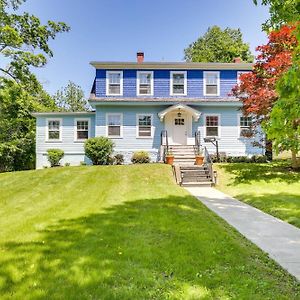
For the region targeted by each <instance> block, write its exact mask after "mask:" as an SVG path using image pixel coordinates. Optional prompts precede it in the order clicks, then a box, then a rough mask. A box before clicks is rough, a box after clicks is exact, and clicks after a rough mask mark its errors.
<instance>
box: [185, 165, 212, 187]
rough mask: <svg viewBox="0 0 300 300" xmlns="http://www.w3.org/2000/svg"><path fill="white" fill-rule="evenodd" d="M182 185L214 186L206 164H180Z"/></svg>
mask: <svg viewBox="0 0 300 300" xmlns="http://www.w3.org/2000/svg"><path fill="white" fill-rule="evenodd" d="M180 173H181V185H182V186H185V187H188V186H189V187H192V186H206V187H207V186H212V184H213V182H212V178H211V177H210V175H209V171H208V169H207V168H206V167H205V166H195V165H194V166H192V165H190V166H187V165H180Z"/></svg>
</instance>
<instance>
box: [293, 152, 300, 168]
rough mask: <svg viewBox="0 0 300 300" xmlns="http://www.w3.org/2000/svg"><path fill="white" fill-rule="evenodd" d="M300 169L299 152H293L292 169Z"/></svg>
mask: <svg viewBox="0 0 300 300" xmlns="http://www.w3.org/2000/svg"><path fill="white" fill-rule="evenodd" d="M299 167H300V165H299V161H298V160H297V151H296V150H292V168H293V169H298V168H299Z"/></svg>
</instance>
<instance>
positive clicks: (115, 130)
mask: <svg viewBox="0 0 300 300" xmlns="http://www.w3.org/2000/svg"><path fill="white" fill-rule="evenodd" d="M122 123H123V115H122V114H119V113H109V114H106V126H107V136H108V137H112V138H114V137H115V138H118V137H119V138H120V137H122V126H123V125H122Z"/></svg>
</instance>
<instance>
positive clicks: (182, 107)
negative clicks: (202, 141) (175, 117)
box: [158, 104, 201, 122]
mask: <svg viewBox="0 0 300 300" xmlns="http://www.w3.org/2000/svg"><path fill="white" fill-rule="evenodd" d="M176 110H177V111H180V110H181V111H183V112H188V113H190V114H191V115H192V116H193V119H194V121H195V122H197V121H198V120H199V118H200V116H201V112H200V111H198V110H196V109H194V108H192V107H190V106H188V105H184V104H175V105H172V106H169V107H168V108H166V109H164V110H163V111H161V112H159V113H158V117H159V119H160V121H161V122H162V121H163V120H164V117H165V116H166V114H168V113H170V112H174V111H176Z"/></svg>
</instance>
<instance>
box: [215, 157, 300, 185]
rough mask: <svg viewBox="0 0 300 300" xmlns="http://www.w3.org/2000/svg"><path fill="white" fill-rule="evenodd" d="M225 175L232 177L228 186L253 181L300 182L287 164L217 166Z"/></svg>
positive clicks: (299, 175)
mask: <svg viewBox="0 0 300 300" xmlns="http://www.w3.org/2000/svg"><path fill="white" fill-rule="evenodd" d="M219 168H220V169H224V170H225V171H226V172H227V173H229V174H232V175H234V178H233V179H232V182H231V183H230V184H229V185H238V184H240V183H246V184H247V183H253V182H255V181H260V180H263V181H267V182H268V181H271V180H273V179H278V180H280V181H283V182H286V183H289V184H291V183H294V182H299V181H300V173H299V172H295V171H293V170H291V168H289V166H288V164H287V162H272V163H263V164H258V163H255V164H254V163H232V164H222V165H219Z"/></svg>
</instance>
